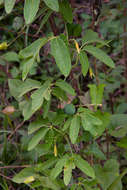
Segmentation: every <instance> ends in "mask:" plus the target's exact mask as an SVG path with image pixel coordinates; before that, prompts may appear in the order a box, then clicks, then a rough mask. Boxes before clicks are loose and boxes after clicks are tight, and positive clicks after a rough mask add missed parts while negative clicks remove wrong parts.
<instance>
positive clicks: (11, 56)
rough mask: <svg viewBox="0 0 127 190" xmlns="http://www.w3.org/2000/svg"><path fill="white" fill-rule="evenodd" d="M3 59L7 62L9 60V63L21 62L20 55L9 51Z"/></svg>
mask: <svg viewBox="0 0 127 190" xmlns="http://www.w3.org/2000/svg"><path fill="white" fill-rule="evenodd" d="M2 57H3V58H4V59H5V60H7V61H8V62H15V61H16V62H20V61H19V57H18V54H17V53H16V52H13V51H9V52H7V53H5V54H3V55H2Z"/></svg>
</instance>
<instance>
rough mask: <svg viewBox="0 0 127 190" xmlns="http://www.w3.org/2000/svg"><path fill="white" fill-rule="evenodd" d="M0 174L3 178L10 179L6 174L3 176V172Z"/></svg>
mask: <svg viewBox="0 0 127 190" xmlns="http://www.w3.org/2000/svg"><path fill="white" fill-rule="evenodd" d="M0 176H2V177H4V178H5V179H7V180H8V179H9V180H11V178H10V177H7V176H5V175H4V174H2V173H0Z"/></svg>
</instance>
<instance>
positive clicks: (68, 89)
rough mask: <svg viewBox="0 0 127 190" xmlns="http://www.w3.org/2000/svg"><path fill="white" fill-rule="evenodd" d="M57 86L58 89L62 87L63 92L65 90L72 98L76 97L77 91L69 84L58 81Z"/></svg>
mask: <svg viewBox="0 0 127 190" xmlns="http://www.w3.org/2000/svg"><path fill="white" fill-rule="evenodd" d="M55 85H56V86H58V87H60V88H61V89H62V90H64V91H65V92H67V93H68V94H71V95H72V96H75V95H76V93H75V90H74V89H73V88H72V87H71V85H70V84H68V83H67V82H65V81H64V80H58V81H56V83H55Z"/></svg>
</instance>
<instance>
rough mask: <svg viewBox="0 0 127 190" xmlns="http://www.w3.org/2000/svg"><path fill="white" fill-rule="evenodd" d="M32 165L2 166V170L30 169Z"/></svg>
mask: <svg viewBox="0 0 127 190" xmlns="http://www.w3.org/2000/svg"><path fill="white" fill-rule="evenodd" d="M28 167H31V165H23V166H1V167H0V169H9V168H28Z"/></svg>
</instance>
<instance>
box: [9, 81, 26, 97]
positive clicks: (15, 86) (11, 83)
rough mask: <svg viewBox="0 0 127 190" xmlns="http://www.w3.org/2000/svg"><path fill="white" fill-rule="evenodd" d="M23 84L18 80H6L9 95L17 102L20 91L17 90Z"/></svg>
mask: <svg viewBox="0 0 127 190" xmlns="http://www.w3.org/2000/svg"><path fill="white" fill-rule="evenodd" d="M22 84H23V82H22V81H21V80H19V79H9V80H8V85H9V90H10V94H11V95H12V96H13V97H14V98H15V99H16V100H19V94H20V91H19V90H18V88H19V87H20V86H21V85H22Z"/></svg>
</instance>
